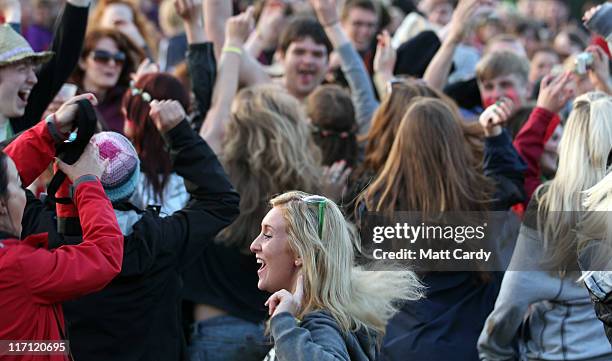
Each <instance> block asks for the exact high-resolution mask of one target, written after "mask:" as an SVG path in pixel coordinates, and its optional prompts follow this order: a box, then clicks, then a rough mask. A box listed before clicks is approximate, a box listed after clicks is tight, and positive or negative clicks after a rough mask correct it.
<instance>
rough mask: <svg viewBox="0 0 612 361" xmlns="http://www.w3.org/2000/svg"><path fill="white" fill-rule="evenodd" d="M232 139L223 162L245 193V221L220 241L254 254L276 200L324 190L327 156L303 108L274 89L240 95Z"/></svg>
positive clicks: (238, 221)
mask: <svg viewBox="0 0 612 361" xmlns="http://www.w3.org/2000/svg"><path fill="white" fill-rule="evenodd" d="M226 134H228V136H227V137H226V139H225V142H224V145H223V151H222V154H223V156H222V162H223V165H224V167H225V170H226V171H227V173H228V175H229V177H230V179H231V181H232V184H233V185H234V186H235V187H236V189H237V190H238V192H239V193H240V216H238V218H237V219H236V220H235V221H234V222H233V223H232V224H231V225H230V226H229V227H227V228H225V229H224V230H223V231H222V232H221V233H220V236H221V237H220V238H221V239H222V241H223V242H224V243H225V244H227V245H232V246H238V247H240V248H241V249H242V250H243V251H244V252H249V250H248V247H249V245H250V244H251V242H252V240H253V239H255V237H257V234H259V230H260V223H259V222H260V221H261V219H262V218H263V217H264V216H265V214H266V211H267V210H268V200H269V199H270V197H272V196H274V195H275V194H279V193H282V192H286V191H289V190H292V189H304V190H306V191H310V192H313V191H315V190H317V189H318V188H319V185H320V178H321V168H320V160H321V154H320V151H319V149H318V147H317V146H316V145H315V144H314V141H313V140H312V137H311V134H310V130H309V128H308V125H307V122H306V115H305V113H304V112H303V110H302V107H301V105H300V103H299V102H298V101H297V99H295V98H294V97H292V96H291V95H289V94H288V93H287V92H286V91H283V90H282V89H281V88H279V87H278V86H274V85H261V86H255V87H250V88H246V89H243V90H241V91H240V92H239V93H238V95H237V96H236V97H235V98H234V102H233V104H232V115H231V120H230V122H229V123H228V126H227V130H226Z"/></svg>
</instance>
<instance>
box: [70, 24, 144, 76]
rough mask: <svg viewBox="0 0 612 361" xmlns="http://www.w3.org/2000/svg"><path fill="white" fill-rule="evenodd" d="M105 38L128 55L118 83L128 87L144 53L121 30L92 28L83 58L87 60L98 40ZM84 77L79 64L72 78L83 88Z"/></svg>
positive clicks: (87, 38) (84, 47) (86, 38)
mask: <svg viewBox="0 0 612 361" xmlns="http://www.w3.org/2000/svg"><path fill="white" fill-rule="evenodd" d="M104 38H108V39H111V40H112V41H113V42H114V43H115V44H116V45H117V48H118V49H119V50H120V51H122V52H124V53H125V55H126V59H125V63H124V64H123V67H122V68H121V74H119V80H118V81H117V85H118V86H122V87H127V86H128V85H129V84H130V75H131V74H132V73H134V72H135V71H136V67H137V66H138V64H139V63H140V61H141V60H142V59H143V53H142V51H140V50H139V49H138V48H137V47H136V46H135V45H134V44H133V43H132V41H131V40H130V39H128V38H127V37H126V36H125V35H123V34H122V33H120V32H119V31H117V30H113V29H92V30H91V31H88V32H87V35H85V41H84V44H83V50H82V51H81V60H85V59H86V58H87V57H88V56H89V53H90V52H92V51H93V50H94V49H95V47H96V45H97V44H98V42H99V41H100V40H102V39H104ZM84 77H85V71H83V69H81V67H80V66H77V67H76V68H75V69H74V71H73V72H72V77H71V80H72V82H74V83H75V84H77V85H78V86H79V87H81V88H82V87H83V78H84Z"/></svg>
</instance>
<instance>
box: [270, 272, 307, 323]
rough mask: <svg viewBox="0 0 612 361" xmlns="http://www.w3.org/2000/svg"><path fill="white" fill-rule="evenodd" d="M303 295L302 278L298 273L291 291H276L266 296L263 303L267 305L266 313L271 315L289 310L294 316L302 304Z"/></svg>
mask: <svg viewBox="0 0 612 361" xmlns="http://www.w3.org/2000/svg"><path fill="white" fill-rule="evenodd" d="M303 297H304V278H303V277H302V275H299V276H298V278H297V281H296V283H295V290H294V291H293V293H291V292H289V291H287V290H280V291H277V292H275V293H274V294H273V295H272V296H270V298H268V300H267V301H266V303H265V304H264V305H265V306H268V314H269V315H271V316H272V317H274V316H276V315H278V314H279V313H282V312H289V313H290V314H292V315H293V316H295V315H296V314H297V312H298V311H299V310H300V307H301V306H302V299H303Z"/></svg>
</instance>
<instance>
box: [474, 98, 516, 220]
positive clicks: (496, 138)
mask: <svg viewBox="0 0 612 361" xmlns="http://www.w3.org/2000/svg"><path fill="white" fill-rule="evenodd" d="M511 113H512V104H511V102H510V101H509V100H506V101H503V102H500V103H497V104H493V105H492V106H490V107H488V108H487V109H485V111H484V112H483V113H482V115H481V116H480V124H481V125H482V127H483V129H484V133H485V137H486V139H485V147H484V174H485V175H486V176H487V177H489V178H491V179H493V181H494V182H495V187H496V189H495V195H494V200H495V204H494V205H493V207H492V208H493V209H492V210H508V209H509V208H510V207H512V206H513V205H515V204H516V203H520V202H523V200H524V199H525V190H524V177H523V173H524V172H525V170H526V165H525V162H524V161H523V160H522V159H521V157H520V156H519V155H518V153H517V151H516V149H514V147H513V146H512V140H511V139H510V134H508V132H507V131H506V130H504V129H503V128H502V124H503V123H505V122H506V120H507V119H508V118H509V117H510V114H511Z"/></svg>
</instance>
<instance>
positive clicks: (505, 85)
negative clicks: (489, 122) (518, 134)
mask: <svg viewBox="0 0 612 361" xmlns="http://www.w3.org/2000/svg"><path fill="white" fill-rule="evenodd" d="M528 75H529V61H528V60H527V59H526V58H525V57H522V56H519V55H516V54H515V53H513V52H509V51H496V52H493V53H490V54H487V55H486V56H485V57H484V58H482V59H481V60H480V61H479V62H478V65H477V66H476V78H477V81H478V89H479V90H480V97H481V100H482V106H483V108H487V107H489V106H491V105H493V104H495V103H496V102H497V101H499V100H501V99H502V98H508V99H510V100H512V103H513V104H514V108H515V109H518V108H519V107H520V106H521V105H523V104H525V102H526V100H527V99H528V98H529V94H531V89H530V85H529V81H528Z"/></svg>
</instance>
